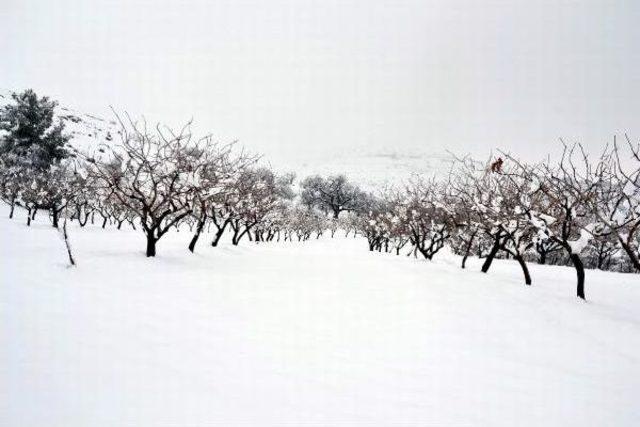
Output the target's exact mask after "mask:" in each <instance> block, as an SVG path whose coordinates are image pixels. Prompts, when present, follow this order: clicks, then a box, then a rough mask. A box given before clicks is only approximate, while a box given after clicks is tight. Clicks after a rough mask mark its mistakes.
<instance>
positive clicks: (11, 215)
mask: <svg viewBox="0 0 640 427" xmlns="http://www.w3.org/2000/svg"><path fill="white" fill-rule="evenodd" d="M15 209H16V198H15V197H12V198H11V210H10V211H9V219H12V218H13V211H14V210H15Z"/></svg>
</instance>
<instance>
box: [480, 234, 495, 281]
mask: <svg viewBox="0 0 640 427" xmlns="http://www.w3.org/2000/svg"><path fill="white" fill-rule="evenodd" d="M499 250H500V237H496V238H495V240H494V241H493V247H492V248H491V252H489V255H487V259H485V260H484V264H482V269H481V270H482V272H483V273H486V272H487V271H489V267H491V263H492V262H493V259H494V258H495V257H496V255H497V254H498V251H499Z"/></svg>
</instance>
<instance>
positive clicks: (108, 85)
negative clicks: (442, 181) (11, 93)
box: [0, 0, 640, 162]
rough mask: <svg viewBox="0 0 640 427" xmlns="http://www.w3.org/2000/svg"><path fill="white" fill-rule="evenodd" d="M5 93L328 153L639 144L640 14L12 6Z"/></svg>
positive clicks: (394, 5)
mask: <svg viewBox="0 0 640 427" xmlns="http://www.w3.org/2000/svg"><path fill="white" fill-rule="evenodd" d="M5 3H6V5H5V7H4V8H3V11H2V12H0V14H2V16H3V18H4V19H3V26H2V27H1V28H0V44H1V46H2V53H3V58H2V61H0V64H1V65H0V88H2V89H7V90H23V89H26V88H33V89H35V90H36V91H37V92H38V93H39V94H43V95H49V96H51V97H53V98H55V99H57V100H59V101H60V103H61V104H62V105H65V106H69V107H71V108H74V109H77V110H79V111H83V112H87V113H94V114H99V115H103V116H104V115H108V114H109V108H108V107H109V105H113V106H114V107H115V108H116V109H118V110H120V111H122V110H126V111H128V112H130V113H131V114H133V115H142V114H144V115H145V116H146V117H147V118H149V119H150V120H152V121H156V120H159V121H162V122H164V123H167V124H170V125H174V126H178V125H180V124H182V123H183V122H185V121H186V120H188V119H190V118H193V119H194V121H195V123H196V130H197V131H200V132H212V133H213V134H215V135H217V136H218V137H219V138H220V139H229V140H230V139H239V140H240V141H241V142H242V143H243V144H245V145H246V146H247V147H249V148H250V149H252V150H255V151H259V152H261V153H264V154H265V156H266V157H268V158H271V159H273V160H274V161H276V162H278V161H286V160H291V161H299V160H300V159H304V158H314V157H318V156H327V155H328V153H349V152H354V151H366V152H369V153H375V152H382V153H416V152H422V153H429V152H433V153H442V152H444V151H445V150H451V151H454V152H465V153H466V152H470V153H472V154H476V155H481V156H482V155H485V154H487V153H488V152H489V151H490V150H492V149H495V148H497V147H500V148H503V149H506V150H511V151H513V152H515V153H517V154H518V155H521V156H524V157H531V156H536V157H540V156H541V155H542V154H544V153H546V152H548V151H551V150H554V149H555V147H557V146H558V138H559V137H563V138H565V139H566V140H567V141H581V142H582V143H584V144H585V145H586V146H587V147H588V148H589V149H590V150H591V151H597V150H598V149H599V148H600V147H601V146H602V145H603V144H605V143H606V142H610V141H611V139H612V135H613V134H615V133H618V134H620V133H623V132H628V133H629V134H630V135H632V136H635V137H638V136H639V135H640V130H639V129H638V126H637V125H636V121H637V117H638V116H639V115H640V99H639V98H638V95H639V94H640V74H638V72H637V70H636V69H637V67H638V65H640V51H639V50H638V49H637V44H638V43H637V40H640V29H638V26H637V25H635V23H636V22H637V20H638V18H640V4H638V3H637V2H631V1H628V2H623V1H621V2H616V7H615V8H613V7H609V6H607V2H604V1H584V2H558V1H539V2H535V4H532V2H525V1H510V2H503V1H490V2H484V4H483V5H482V6H480V5H478V3H479V2H474V1H444V0H443V1H424V0H423V1H418V0H413V1H378V0H375V1H364V0H360V1H340V2H338V1H322V2H319V1H311V0H297V1H294V0H291V1H282V0H274V1H262V2H259V1H195V0H193V1H183V2H173V1H168V0H158V1H143V0H130V1H128V2H119V3H115V2H110V1H106V0H98V1H91V2H89V1H81V0H64V1H59V2H50V1H45V0H32V1H29V0H26V1H25V0H22V1H16V0H9V1H8V2H5Z"/></svg>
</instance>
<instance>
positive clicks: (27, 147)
mask: <svg viewBox="0 0 640 427" xmlns="http://www.w3.org/2000/svg"><path fill="white" fill-rule="evenodd" d="M11 98H12V99H13V103H12V104H8V105H5V106H4V107H2V108H1V109H0V130H2V131H5V134H4V135H3V136H2V139H1V140H0V157H2V158H3V159H4V160H5V161H7V160H9V159H12V161H11V163H13V162H19V163H20V164H22V165H23V166H28V167H32V168H35V169H37V170H47V169H49V168H50V167H51V165H53V164H55V163H57V162H59V161H60V160H61V159H63V158H65V157H67V156H68V155H69V153H68V151H67V150H66V148H65V145H66V144H67V142H68V140H69V137H68V136H67V135H64V133H63V131H64V124H63V123H62V121H56V120H55V117H54V109H55V107H56V105H57V103H56V102H55V101H53V100H50V99H49V98H48V97H46V96H45V97H42V98H39V97H38V95H36V93H35V92H34V91H33V90H31V89H28V90H26V91H24V92H22V93H15V92H14V93H12V95H11Z"/></svg>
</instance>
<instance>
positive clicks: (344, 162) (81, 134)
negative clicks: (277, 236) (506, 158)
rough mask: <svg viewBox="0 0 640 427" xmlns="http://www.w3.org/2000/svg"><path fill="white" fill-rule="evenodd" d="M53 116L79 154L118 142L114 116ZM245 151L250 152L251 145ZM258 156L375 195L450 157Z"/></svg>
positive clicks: (440, 166)
mask: <svg viewBox="0 0 640 427" xmlns="http://www.w3.org/2000/svg"><path fill="white" fill-rule="evenodd" d="M10 100H11V93H10V92H9V91H6V90H0V106H2V105H5V104H7V103H9V102H10ZM56 116H57V117H58V118H60V119H61V120H62V121H63V122H64V125H65V130H66V132H65V133H66V134H68V135H69V136H70V137H71V139H70V141H69V142H70V144H71V146H72V147H74V148H75V149H78V150H80V151H81V152H85V153H92V152H93V150H94V149H95V148H96V147H97V145H98V144H105V143H107V144H109V143H111V141H113V142H117V141H118V140H119V135H120V132H121V130H120V125H119V124H118V123H117V122H116V117H115V115H113V116H109V117H100V116H98V115H94V114H88V113H84V112H81V111H78V110H76V109H73V108H70V107H67V106H63V105H58V107H57V108H56ZM246 148H247V149H248V150H249V151H252V147H251V144H250V141H249V142H248V146H247V147H246ZM261 154H262V155H263V158H262V160H261V161H260V163H261V164H264V165H268V166H272V167H273V168H274V169H275V170H276V171H278V172H281V173H289V172H294V173H295V174H296V176H297V177H298V178H299V180H302V179H304V178H305V177H306V176H309V175H314V174H320V175H331V174H346V175H347V176H348V177H349V179H350V180H352V181H353V182H355V183H357V184H359V185H360V186H362V187H363V188H364V189H367V190H369V191H376V190H378V189H380V188H381V187H384V186H385V185H400V184H402V183H403V182H406V181H407V180H409V179H411V178H412V177H413V176H415V175H417V174H419V175H423V176H427V177H430V176H433V175H434V174H435V175H438V176H441V177H443V176H446V174H447V172H448V171H449V168H450V167H451V157H450V155H448V154H447V153H446V152H445V151H442V152H440V153H432V152H425V151H413V152H401V151H394V150H387V151H379V150H372V149H363V148H360V149H344V150H342V151H339V152H329V153H326V154H325V155H324V156H320V157H308V156H303V157H300V158H297V159H287V160H286V161H285V160H282V159H280V160H276V158H277V156H272V155H274V154H277V153H261Z"/></svg>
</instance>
